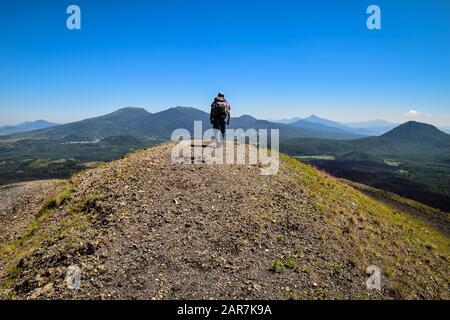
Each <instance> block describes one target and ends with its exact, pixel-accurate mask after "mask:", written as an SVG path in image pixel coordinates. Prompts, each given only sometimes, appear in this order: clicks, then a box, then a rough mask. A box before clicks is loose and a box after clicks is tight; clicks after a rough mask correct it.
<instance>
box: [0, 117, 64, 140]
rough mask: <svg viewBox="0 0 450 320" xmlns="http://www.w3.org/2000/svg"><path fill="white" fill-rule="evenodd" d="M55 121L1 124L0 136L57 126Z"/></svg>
mask: <svg viewBox="0 0 450 320" xmlns="http://www.w3.org/2000/svg"><path fill="white" fill-rule="evenodd" d="M58 125H59V124H57V123H52V122H48V121H45V120H36V121H27V122H24V123H21V124H18V125H16V126H3V127H0V136H6V135H11V134H15V133H20V132H28V131H33V130H38V129H45V128H50V127H54V126H58Z"/></svg>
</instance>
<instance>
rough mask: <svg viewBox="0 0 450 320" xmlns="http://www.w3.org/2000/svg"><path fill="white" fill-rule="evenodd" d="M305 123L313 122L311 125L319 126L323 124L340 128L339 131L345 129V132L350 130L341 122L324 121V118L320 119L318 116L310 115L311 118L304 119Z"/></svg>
mask: <svg viewBox="0 0 450 320" xmlns="http://www.w3.org/2000/svg"><path fill="white" fill-rule="evenodd" d="M303 120H304V121H307V122H311V123H318V124H322V125H325V126H328V127H331V128H339V129H343V130H348V129H349V128H348V127H347V126H345V125H343V124H341V123H339V122H336V121H331V120H328V119H324V118H320V117H318V116H316V115H314V114H313V115H310V116H309V117H307V118H305V119H303Z"/></svg>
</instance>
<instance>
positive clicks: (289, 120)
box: [269, 117, 302, 124]
mask: <svg viewBox="0 0 450 320" xmlns="http://www.w3.org/2000/svg"><path fill="white" fill-rule="evenodd" d="M298 120H302V118H300V117H295V118H290V119H280V120H269V121H270V122H275V123H283V124H291V123H294V122H296V121H298Z"/></svg>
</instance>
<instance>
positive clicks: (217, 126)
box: [213, 119, 225, 142]
mask: <svg viewBox="0 0 450 320" xmlns="http://www.w3.org/2000/svg"><path fill="white" fill-rule="evenodd" d="M213 129H214V132H215V133H216V139H217V135H218V131H220V133H221V134H222V136H221V137H220V141H221V142H222V141H223V140H224V139H225V119H217V120H216V119H214V122H213Z"/></svg>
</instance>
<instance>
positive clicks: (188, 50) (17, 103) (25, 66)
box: [0, 0, 450, 126]
mask: <svg viewBox="0 0 450 320" xmlns="http://www.w3.org/2000/svg"><path fill="white" fill-rule="evenodd" d="M70 4H77V5H78V6H79V7H80V8H81V30H73V31H69V30H68V29H67V27H66V18H67V17H68V14H67V13H66V9H67V7H68V5H70ZM370 4H377V5H379V6H380V8H381V19H382V20H381V23H382V29H381V30H368V29H367V27H366V19H367V17H368V15H367V14H366V9H367V7H368V6H369V5H370ZM219 90H220V91H224V92H225V93H226V95H227V98H228V99H229V100H230V102H231V103H232V106H233V111H234V113H235V115H239V114H251V115H254V116H256V117H258V118H268V119H279V118H287V117H295V116H301V117H303V116H307V115H309V114H312V113H314V114H317V115H319V116H322V117H326V118H330V119H333V120H339V121H346V122H351V121H360V120H368V119H378V118H382V119H385V120H390V121H394V122H404V121H406V120H410V119H417V120H419V121H424V122H429V123H433V124H437V125H445V126H450V1H448V0H414V1H409V0H408V1H403V0H395V1H393V0H387V1H382V0H371V1H365V0H341V1H337V0H330V1H312V0H311V1H300V0H292V1H283V0H276V1H268V0H259V1H250V0H247V1H245V0H240V1H234V0H223V1H222V0H220V1H218V0H209V1H200V0H198V1H195V0H192V1H189V0H180V1H174V0H158V1H156V0H154V1H137V0H126V1H124V0H114V1H94V0H86V1H84V0H71V1H64V0H55V1H49V0H41V1H23V0H2V1H0V125H4V124H13V123H17V122H21V121H25V120H35V119H40V118H43V119H46V120H49V121H55V122H60V123H63V122H70V121H74V120H79V119H83V118H87V117H91V116H96V115H102V114H105V113H108V112H112V111H114V110H116V109H118V108H121V107H125V106H136V107H144V108H145V109H147V110H148V111H150V112H156V111H160V110H163V109H167V108H169V107H173V106H178V105H182V106H192V107H196V108H199V109H203V110H208V108H209V105H210V103H211V100H212V98H213V97H214V95H215V94H217V92H218V91H219ZM410 110H411V111H410Z"/></svg>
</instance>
